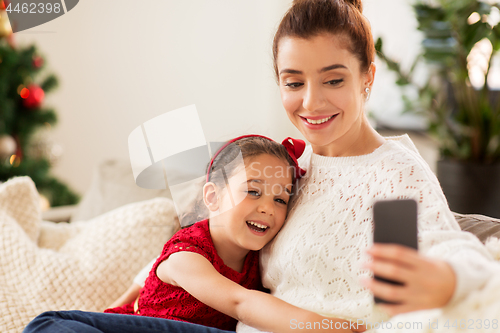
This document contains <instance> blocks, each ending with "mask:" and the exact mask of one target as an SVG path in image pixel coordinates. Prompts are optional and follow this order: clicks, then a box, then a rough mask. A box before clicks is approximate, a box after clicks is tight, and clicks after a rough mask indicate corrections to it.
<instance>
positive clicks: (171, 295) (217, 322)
mask: <svg viewBox="0 0 500 333" xmlns="http://www.w3.org/2000/svg"><path fill="white" fill-rule="evenodd" d="M180 251H189V252H194V253H198V254H200V255H202V256H204V257H205V258H206V259H207V260H208V261H210V263H212V265H213V266H214V268H215V269H216V270H217V271H218V272H219V273H220V274H222V275H223V276H225V277H227V278H228V279H230V280H232V281H234V282H236V283H238V284H239V285H241V286H243V287H245V288H248V289H257V290H262V285H261V280H260V273H259V255H258V252H256V251H250V252H249V253H248V255H247V257H246V258H245V262H244V265H243V270H242V272H241V273H239V272H237V271H235V270H233V269H232V268H230V267H228V266H226V265H225V264H224V262H223V261H222V259H221V258H220V257H219V255H218V254H217V252H216V250H215V247H214V244H213V242H212V238H211V237H210V231H209V229H208V220H203V221H200V222H197V223H195V224H194V225H192V226H190V227H189V228H185V229H182V230H180V231H178V232H177V233H176V234H175V235H174V236H173V237H172V238H171V239H170V240H169V241H168V242H167V243H166V244H165V246H164V247H163V252H162V254H161V255H160V257H159V258H158V260H156V262H155V264H154V265H153V268H152V269H151V272H150V273H149V276H148V278H147V279H146V282H145V285H144V287H143V288H142V290H141V293H140V296H139V301H138V311H137V312H135V311H134V303H131V304H126V305H124V306H122V307H117V308H112V309H107V310H105V311H104V312H107V313H122V314H135V315H141V316H149V317H160V318H166V319H173V320H180V321H186V322H190V323H195V324H200V325H205V326H211V327H215V328H219V329H223V330H231V331H234V330H235V328H236V322H237V321H236V319H233V318H231V317H229V316H227V315H225V314H223V313H221V312H219V311H217V310H215V309H213V308H211V307H209V306H207V305H205V304H204V303H202V302H200V301H198V300H197V299H196V298H194V297H193V296H191V295H190V294H189V293H188V292H187V291H185V290H184V289H182V288H180V287H176V286H173V285H171V284H168V283H165V282H163V281H161V280H160V279H159V278H158V277H157V276H156V268H157V267H158V265H159V264H160V263H161V262H163V261H164V260H166V259H167V258H168V257H169V256H170V255H171V254H172V253H176V252H180ZM200 279H203V277H202V276H200Z"/></svg>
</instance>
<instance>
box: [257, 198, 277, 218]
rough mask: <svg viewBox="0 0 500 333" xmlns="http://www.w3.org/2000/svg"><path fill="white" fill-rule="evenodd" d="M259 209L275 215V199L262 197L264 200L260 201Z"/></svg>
mask: <svg viewBox="0 0 500 333" xmlns="http://www.w3.org/2000/svg"><path fill="white" fill-rule="evenodd" d="M257 211H258V212H259V213H263V214H267V215H269V216H273V215H274V200H268V199H265V198H262V201H261V202H260V203H259V206H258V207H257Z"/></svg>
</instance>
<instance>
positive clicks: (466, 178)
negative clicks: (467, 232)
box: [376, 0, 500, 217]
mask: <svg viewBox="0 0 500 333" xmlns="http://www.w3.org/2000/svg"><path fill="white" fill-rule="evenodd" d="M413 8H414V11H415V15H416V18H417V21H418V29H419V30H420V31H422V32H423V34H424V39H423V42H422V52H421V54H420V55H419V56H418V57H417V59H416V60H415V62H414V64H413V66H411V68H410V69H409V70H406V71H405V70H403V69H402V68H401V67H400V66H399V64H398V62H396V61H394V60H392V59H390V58H389V57H388V56H387V55H386V54H385V53H384V52H383V49H382V40H381V39H380V38H379V39H378V41H377V43H376V49H377V51H378V55H379V57H380V58H381V59H382V60H383V61H384V62H385V63H386V64H387V66H388V68H389V69H391V70H392V71H394V72H395V73H396V74H397V84H398V85H400V86H402V87H404V91H406V93H405V92H403V99H404V101H405V105H406V108H407V109H408V110H411V111H412V112H418V113H421V114H424V115H425V116H426V119H428V124H429V127H428V130H429V133H430V134H431V135H432V136H433V137H434V138H436V139H437V143H438V146H439V151H440V160H439V162H438V168H437V170H438V171H437V173H438V178H439V181H440V183H441V186H442V187H443V191H444V193H445V195H446V197H447V199H448V202H449V205H450V208H451V209H452V210H454V211H457V212H460V213H480V214H485V215H490V216H495V217H500V93H499V90H498V89H499V87H498V86H497V87H496V90H495V89H494V88H492V85H493V84H495V82H494V81H495V80H496V81H497V83H496V84H497V85H498V84H500V73H499V72H496V74H492V68H493V67H494V64H495V61H497V64H498V65H497V66H500V58H499V57H498V56H497V55H500V54H498V50H499V49H500V24H499V21H500V4H499V3H498V1H487V0H483V1H479V0H434V1H432V2H431V1H424V0H418V1H417V2H416V3H415V4H414V5H413ZM415 68H420V69H422V68H425V70H426V72H427V73H428V79H427V80H426V82H425V83H423V84H419V83H418V82H417V80H416V79H415V72H416V71H415ZM409 91H414V92H416V94H414V95H416V96H418V97H417V98H410V97H409V96H410V94H409V93H408V92H409Z"/></svg>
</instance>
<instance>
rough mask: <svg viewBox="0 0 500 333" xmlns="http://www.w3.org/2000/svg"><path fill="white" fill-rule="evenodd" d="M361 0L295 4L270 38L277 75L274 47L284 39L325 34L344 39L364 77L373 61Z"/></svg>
mask: <svg viewBox="0 0 500 333" xmlns="http://www.w3.org/2000/svg"><path fill="white" fill-rule="evenodd" d="M362 12H363V4H362V3H361V0H295V1H294V2H293V4H292V6H291V7H290V9H289V10H288V11H287V12H286V13H285V16H283V19H282V20H281V23H280V25H279V27H278V29H277V31H276V34H275V35H274V41H273V63H274V70H275V73H276V77H277V79H278V81H279V73H278V65H277V59H278V51H279V50H278V44H279V42H280V40H281V39H282V38H284V37H298V38H304V39H309V38H311V37H316V36H318V35H321V34H324V33H329V34H334V35H340V36H345V37H347V40H346V44H347V45H346V46H347V49H348V50H349V51H350V52H351V53H352V54H354V55H355V56H356V57H357V58H358V60H359V61H360V63H361V68H360V70H361V72H364V73H366V72H367V71H368V70H369V68H370V65H371V63H372V62H373V61H374V58H375V46H374V43H373V37H372V33H371V28H370V23H369V22H368V20H367V19H366V18H365V17H364V16H363V14H362Z"/></svg>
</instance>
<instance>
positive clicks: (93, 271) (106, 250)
mask: <svg viewBox="0 0 500 333" xmlns="http://www.w3.org/2000/svg"><path fill="white" fill-rule="evenodd" d="M32 185H33V183H32V181H31V179H29V178H27V177H24V178H23V179H14V180H13V181H8V182H7V183H5V184H2V185H0V193H2V190H4V189H5V187H9V188H11V190H12V186H13V189H14V190H13V192H12V193H14V194H15V193H16V191H15V188H17V187H19V189H20V191H24V190H25V189H26V188H29V189H30V190H29V191H28V192H23V193H25V194H27V195H26V196H25V198H27V199H24V200H21V201H22V202H21V201H19V200H18V196H17V195H13V196H12V198H10V197H6V198H3V200H5V201H4V202H3V204H5V206H4V207H11V206H12V205H21V207H22V208H24V209H25V210H26V211H28V212H30V211H32V210H36V208H35V207H36V206H38V205H39V201H38V198H37V193H36V189H35V187H34V185H33V186H32ZM30 191H31V192H30ZM30 198H31V199H30ZM10 212H11V210H10V209H0V235H2V240H1V241H0V314H1V315H0V332H2V333H3V332H21V331H22V329H23V327H24V326H25V325H27V324H28V322H29V321H30V320H31V319H33V318H34V317H35V316H37V315H38V314H40V313H42V312H44V311H48V310H67V309H79V310H87V311H102V310H104V309H105V308H106V307H107V306H109V305H110V304H111V303H112V302H113V301H114V300H116V299H117V298H118V297H119V296H120V295H121V294H122V293H123V292H124V291H125V290H126V289H127V288H128V287H129V286H130V284H131V283H132V280H133V278H134V276H135V275H136V274H137V272H139V271H140V269H141V268H142V267H143V266H144V265H146V264H147V263H148V262H149V261H150V260H151V258H154V257H155V256H156V255H158V253H160V252H161V249H162V247H163V245H164V244H165V242H166V241H167V240H168V239H169V238H170V237H171V236H172V235H173V233H174V232H175V231H176V230H178V228H179V224H178V221H177V218H176V212H175V209H174V205H173V203H172V201H171V200H170V199H166V198H157V199H152V200H148V201H143V202H138V203H134V204H129V205H126V206H124V207H121V208H118V209H116V210H113V211H111V212H108V213H106V214H104V215H101V216H98V217H96V218H94V219H92V220H89V221H81V222H73V223H70V224H67V223H59V224H55V223H49V222H43V223H41V221H40V220H41V218H40V214H39V215H38V217H35V216H34V215H32V214H25V215H22V214H21V215H19V214H11V213H10ZM31 222H36V223H31ZM27 225H31V226H33V227H34V228H35V229H37V230H38V231H39V232H40V244H37V243H36V242H33V240H32V238H31V236H29V235H30V234H32V233H31V230H26V229H25V228H23V226H27ZM40 225H41V229H42V230H41V231H40V230H39V228H40ZM46 228H48V230H45V229H46ZM50 235H51V236H50ZM51 237H56V238H57V242H55V245H53V244H52V245H51V243H52V242H51ZM42 243H43V244H42ZM40 245H44V246H47V247H50V248H45V247H40ZM49 245H50V246H49Z"/></svg>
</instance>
